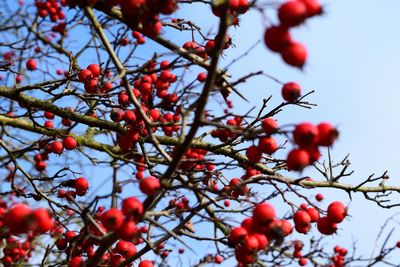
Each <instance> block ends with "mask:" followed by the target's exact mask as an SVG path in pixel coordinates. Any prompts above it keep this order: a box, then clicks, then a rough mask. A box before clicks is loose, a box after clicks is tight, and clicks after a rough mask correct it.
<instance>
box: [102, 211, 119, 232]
mask: <svg viewBox="0 0 400 267" xmlns="http://www.w3.org/2000/svg"><path fill="white" fill-rule="evenodd" d="M101 222H102V224H103V225H104V227H105V228H106V229H107V230H110V231H114V230H116V229H118V228H119V227H121V225H122V223H123V222H124V215H123V214H122V211H120V210H119V209H117V208H112V209H109V210H107V211H106V212H104V213H103V214H102V215H101Z"/></svg>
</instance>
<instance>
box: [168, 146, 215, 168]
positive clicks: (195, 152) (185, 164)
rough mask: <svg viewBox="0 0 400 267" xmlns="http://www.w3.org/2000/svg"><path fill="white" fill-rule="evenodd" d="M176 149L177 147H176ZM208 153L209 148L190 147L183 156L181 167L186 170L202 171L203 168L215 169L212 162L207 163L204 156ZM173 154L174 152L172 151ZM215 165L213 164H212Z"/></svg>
mask: <svg viewBox="0 0 400 267" xmlns="http://www.w3.org/2000/svg"><path fill="white" fill-rule="evenodd" d="M175 149H176V148H175ZM206 154H207V150H204V149H199V148H190V149H188V150H186V152H185V154H184V155H183V156H182V161H181V164H180V165H179V168H180V169H181V170H184V171H191V170H195V171H202V170H205V169H206V170H208V171H209V170H210V169H211V170H213V168H211V165H212V164H211V163H208V164H206V162H205V160H204V157H205V155H206ZM172 156H173V153H172ZM212 166H213V165H212Z"/></svg>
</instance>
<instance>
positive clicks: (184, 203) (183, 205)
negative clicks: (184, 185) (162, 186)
mask: <svg viewBox="0 0 400 267" xmlns="http://www.w3.org/2000/svg"><path fill="white" fill-rule="evenodd" d="M168 208H169V209H172V208H175V209H177V210H185V209H189V208H190V206H189V199H188V198H187V197H183V198H181V199H180V200H179V199H171V200H170V201H169V205H168Z"/></svg>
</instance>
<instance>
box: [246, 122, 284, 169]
mask: <svg viewBox="0 0 400 267" xmlns="http://www.w3.org/2000/svg"><path fill="white" fill-rule="evenodd" d="M261 127H262V129H263V130H264V133H265V134H266V136H261V137H260V138H259V142H258V145H257V146H256V145H252V146H249V147H248V148H247V150H246V156H247V158H248V159H249V161H250V162H251V163H258V162H260V160H261V159H262V154H263V153H265V154H267V155H271V154H273V153H274V152H275V151H276V150H277V149H278V143H277V142H276V140H275V139H274V138H273V137H272V136H271V135H272V134H274V133H277V131H278V123H277V122H276V120H274V119H273V118H265V119H264V120H263V121H262V122H261Z"/></svg>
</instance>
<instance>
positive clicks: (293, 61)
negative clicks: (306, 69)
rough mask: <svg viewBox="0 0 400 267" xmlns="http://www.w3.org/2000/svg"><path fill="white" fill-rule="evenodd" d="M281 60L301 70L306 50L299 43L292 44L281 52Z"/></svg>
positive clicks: (305, 57)
mask: <svg viewBox="0 0 400 267" xmlns="http://www.w3.org/2000/svg"><path fill="white" fill-rule="evenodd" d="M281 55H282V58H283V60H284V61H285V62H286V63H287V64H289V65H291V66H293V67H298V68H300V69H301V68H303V66H304V64H305V63H306V60H307V50H306V48H305V47H304V45H302V44H301V43H296V42H293V43H291V44H290V45H288V46H287V47H286V48H285V49H283V50H282V54H281Z"/></svg>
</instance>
